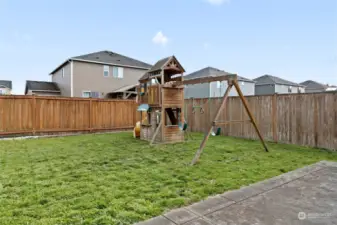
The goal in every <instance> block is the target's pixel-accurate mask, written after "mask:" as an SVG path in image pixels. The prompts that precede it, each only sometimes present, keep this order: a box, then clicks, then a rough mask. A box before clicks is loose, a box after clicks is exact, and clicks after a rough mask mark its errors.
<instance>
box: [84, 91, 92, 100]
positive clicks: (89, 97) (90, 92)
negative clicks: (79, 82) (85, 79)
mask: <svg viewBox="0 0 337 225" xmlns="http://www.w3.org/2000/svg"><path fill="white" fill-rule="evenodd" d="M84 92H89V93H90V94H91V91H88V90H83V91H82V98H88V97H84V96H83V94H84ZM90 97H91V96H89V98H90Z"/></svg>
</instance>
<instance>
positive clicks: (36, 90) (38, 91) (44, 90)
mask: <svg viewBox="0 0 337 225" xmlns="http://www.w3.org/2000/svg"><path fill="white" fill-rule="evenodd" d="M28 90H31V91H33V92H57V93H60V92H61V91H56V90H34V89H29V88H28Z"/></svg>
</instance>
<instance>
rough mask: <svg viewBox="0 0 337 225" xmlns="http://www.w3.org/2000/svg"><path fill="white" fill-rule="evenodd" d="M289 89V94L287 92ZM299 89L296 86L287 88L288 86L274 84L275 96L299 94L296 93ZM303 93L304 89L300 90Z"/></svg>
mask: <svg viewBox="0 0 337 225" xmlns="http://www.w3.org/2000/svg"><path fill="white" fill-rule="evenodd" d="M289 87H291V92H289ZM298 89H299V87H296V86H288V85H280V84H276V85H275V93H277V94H288V93H293V94H295V93H299V91H298ZM302 89H303V91H302V93H303V92H304V88H302Z"/></svg>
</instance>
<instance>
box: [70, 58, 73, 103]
mask: <svg viewBox="0 0 337 225" xmlns="http://www.w3.org/2000/svg"><path fill="white" fill-rule="evenodd" d="M69 61H70V97H74V64H73V60H71V59H70V60H69Z"/></svg>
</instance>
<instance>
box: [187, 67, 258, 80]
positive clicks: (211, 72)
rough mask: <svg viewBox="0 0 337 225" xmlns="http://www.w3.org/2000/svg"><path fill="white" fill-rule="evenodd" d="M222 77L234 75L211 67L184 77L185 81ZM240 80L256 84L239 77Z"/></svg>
mask: <svg viewBox="0 0 337 225" xmlns="http://www.w3.org/2000/svg"><path fill="white" fill-rule="evenodd" d="M222 75H232V73H228V72H226V71H224V70H219V69H217V68H214V67H210V66H209V67H206V68H203V69H201V70H198V71H195V72H193V73H190V74H188V75H186V76H184V80H190V79H194V78H199V77H215V76H222ZM238 80H239V81H245V82H252V83H254V81H253V80H250V79H248V78H245V77H240V76H238Z"/></svg>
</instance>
